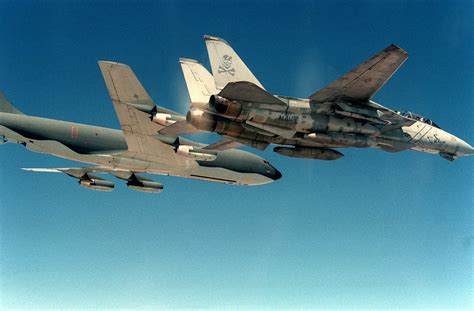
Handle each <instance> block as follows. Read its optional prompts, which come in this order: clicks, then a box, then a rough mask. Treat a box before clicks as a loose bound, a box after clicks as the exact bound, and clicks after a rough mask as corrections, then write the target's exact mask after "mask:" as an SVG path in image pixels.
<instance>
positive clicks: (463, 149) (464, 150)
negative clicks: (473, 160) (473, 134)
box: [458, 140, 474, 156]
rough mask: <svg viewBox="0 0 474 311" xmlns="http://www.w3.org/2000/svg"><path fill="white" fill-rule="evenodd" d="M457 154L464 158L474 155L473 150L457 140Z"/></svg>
mask: <svg viewBox="0 0 474 311" xmlns="http://www.w3.org/2000/svg"><path fill="white" fill-rule="evenodd" d="M458 153H459V155H464V156H468V155H474V148H473V147H472V146H471V145H469V144H468V143H466V142H465V141H463V140H458Z"/></svg>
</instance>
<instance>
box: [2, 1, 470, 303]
mask: <svg viewBox="0 0 474 311" xmlns="http://www.w3.org/2000/svg"><path fill="white" fill-rule="evenodd" d="M473 14H474V10H473V3H472V2H471V1H449V2H448V1H412V2H408V1H334V2H332V3H325V2H322V1H321V3H319V2H311V1H296V2H294V1H288V2H285V1H277V2H270V1H258V2H253V1H244V2H234V1H226V2H223V3H219V4H217V3H215V2H214V1H196V2H195V1H189V2H180V1H166V2H141V1H138V2H125V1H120V2H115V1H110V2H101V1H94V2H84V1H1V2H0V38H1V45H0V63H1V66H0V88H1V89H3V90H4V92H5V93H6V95H7V96H8V97H9V98H10V100H11V101H12V102H14V103H15V105H16V106H17V107H18V108H19V109H20V110H22V111H24V112H25V113H27V114H31V115H38V116H44V117H50V118H55V119H63V120H69V121H75V122H81V123H87V124H93V125H100V126H106V127H113V128H119V125H118V122H117V119H116V117H115V113H114V110H113V107H112V105H111V103H110V99H109V97H108V93H107V90H106V88H105V85H104V83H103V81H102V77H101V75H100V72H99V70H98V66H97V63H96V61H97V60H115V61H120V62H124V63H127V64H129V65H131V66H132V68H133V69H134V70H135V72H136V73H137V75H138V76H139V78H140V79H141V81H142V82H143V84H144V85H145V87H146V88H147V90H148V91H149V93H150V94H151V95H152V97H153V98H154V99H155V101H156V102H157V103H159V104H161V105H163V106H166V107H169V108H172V109H176V110H178V111H181V112H183V113H184V112H185V110H186V107H187V102H188V97H187V92H186V89H185V85H184V80H183V78H182V74H181V70H180V68H179V65H178V58H179V57H190V58H196V59H199V60H201V61H202V62H204V63H205V64H206V65H208V61H207V54H206V50H205V46H204V42H203V40H202V36H203V35H204V34H212V35H217V36H221V37H223V38H225V39H227V40H228V41H229V42H230V43H231V44H232V45H233V47H234V48H235V49H236V50H237V51H238V53H239V54H240V56H241V57H242V58H243V59H244V61H245V62H246V63H247V65H248V66H249V67H250V68H251V69H252V70H253V72H254V74H255V75H256V76H257V77H258V79H259V80H260V81H261V82H262V84H263V85H265V87H266V88H267V90H269V91H270V92H272V93H275V94H282V95H290V96H297V97H307V96H309V95H310V94H312V93H313V92H314V91H316V90H318V89H320V88H322V87H323V86H324V85H325V84H327V83H329V82H331V81H332V80H333V79H335V78H337V77H338V76H340V75H342V74H343V73H345V72H346V71H347V70H349V69H351V68H352V67H354V66H355V65H357V64H358V63H360V62H362V61H363V60H365V59H366V58H368V57H370V56H371V55H373V54H374V53H375V52H377V51H379V50H381V49H382V48H384V47H385V46H387V45H388V44H390V43H395V44H397V45H399V46H401V47H403V48H404V49H405V50H407V52H408V53H409V55H410V58H409V60H408V61H407V62H406V63H405V64H404V65H403V67H402V68H401V69H400V70H399V71H398V72H397V73H396V75H395V76H394V77H393V78H392V79H391V80H390V82H389V83H387V84H386V86H385V87H384V88H383V89H382V90H381V91H380V92H379V93H378V94H377V95H376V97H375V100H376V101H378V102H380V103H382V104H384V105H386V106H389V107H392V108H399V109H408V110H411V111H414V112H418V113H421V114H424V115H426V116H428V117H430V118H431V119H433V120H435V122H437V123H438V124H439V125H440V126H441V127H442V128H444V129H446V130H447V131H449V132H452V133H454V134H455V135H458V136H459V137H461V138H462V139H464V140H466V141H468V142H470V143H471V144H473V143H474V133H473V121H474V114H473V111H474V110H473V108H472V105H473V99H474V94H473V90H472V86H473V82H474V79H473V78H474V77H473V72H474V70H473V69H474V66H473V57H472V50H473V48H474V46H473V42H474V40H473V39H474V38H473V34H474V32H473V28H472V25H473ZM200 139H202V140H205V141H209V142H210V141H213V140H216V139H217V137H215V136H210V135H205V136H201V137H200ZM254 152H256V153H258V154H259V155H262V156H264V157H266V158H268V159H269V160H270V161H271V162H272V163H273V164H274V165H275V166H276V167H278V168H279V169H280V170H281V171H282V173H283V176H284V177H283V178H282V179H281V180H279V181H277V182H275V183H272V184H269V185H265V186H260V187H237V186H227V185H219V184H213V183H206V182H199V181H192V180H186V179H179V178H172V177H160V176H155V179H156V180H159V181H161V182H163V183H164V185H165V191H164V192H163V193H162V194H160V195H147V194H142V193H137V192H133V191H131V190H128V189H126V187H125V185H123V184H121V183H120V182H118V186H117V187H116V190H115V191H114V192H112V193H102V192H93V191H87V190H86V189H83V188H81V187H79V186H78V185H77V184H76V182H75V180H73V179H70V178H68V177H66V176H64V175H60V174H50V175H48V174H33V173H31V172H25V171H22V170H20V168H21V167H65V166H66V167H67V166H76V165H77V164H76V163H72V162H70V161H66V160H62V159H58V158H54V157H52V156H47V155H42V154H35V153H31V152H27V151H26V150H25V149H24V148H22V147H21V146H16V145H10V144H9V145H3V146H0V159H1V161H0V307H2V308H4V309H15V308H17V309H37V308H46V309H49V308H59V309H64V308H79V309H88V308H98V309H106V308H110V309H113V308H119V307H121V308H128V309H137V308H150V309H157V308H165V309H167V308H183V309H188V308H189V309H194V308H196V309H202V308H208V309H232V310H233V309H235V308H241V309H268V310H271V309H275V308H282V309H301V308H305V309H344V310H347V309H358V310H360V309H362V310H365V309H420V310H421V309H423V310H426V309H434V308H439V309H449V310H453V309H458V310H468V309H472V308H473V305H474V297H473V255H474V248H473V247H474V246H473V243H474V232H473V229H472V228H473V206H474V204H473V203H474V200H473V198H474V191H473V189H474V187H473V164H474V162H473V160H474V158H462V159H459V160H457V161H455V162H452V163H450V162H448V161H445V160H443V159H442V158H441V157H439V156H435V155H429V154H423V153H417V152H411V151H408V152H402V153H399V154H390V153H384V152H381V151H378V150H360V149H359V150H357V149H350V150H344V151H343V152H344V153H345V158H343V159H341V160H338V161H334V162H324V161H311V160H300V159H291V158H285V157H281V156H278V155H276V154H274V153H272V151H271V148H269V149H268V150H267V151H265V152H259V151H254ZM79 165H80V164H79Z"/></svg>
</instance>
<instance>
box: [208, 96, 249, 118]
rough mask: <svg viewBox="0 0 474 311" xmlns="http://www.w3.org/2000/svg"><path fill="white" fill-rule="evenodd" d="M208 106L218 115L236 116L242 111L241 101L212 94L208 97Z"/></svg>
mask: <svg viewBox="0 0 474 311" xmlns="http://www.w3.org/2000/svg"><path fill="white" fill-rule="evenodd" d="M209 106H210V107H211V109H212V110H213V111H215V112H216V113H218V114H219V115H222V116H225V117H228V118H237V117H239V116H240V114H241V113H242V104H241V103H239V102H236V101H232V100H228V99H226V98H224V97H220V96H217V95H212V96H211V98H209Z"/></svg>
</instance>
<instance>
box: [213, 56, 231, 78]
mask: <svg viewBox="0 0 474 311" xmlns="http://www.w3.org/2000/svg"><path fill="white" fill-rule="evenodd" d="M231 67H232V56H229V55H224V56H222V60H221V64H220V65H219V69H218V71H217V72H219V73H223V72H227V73H229V74H230V75H231V76H233V75H235V68H231Z"/></svg>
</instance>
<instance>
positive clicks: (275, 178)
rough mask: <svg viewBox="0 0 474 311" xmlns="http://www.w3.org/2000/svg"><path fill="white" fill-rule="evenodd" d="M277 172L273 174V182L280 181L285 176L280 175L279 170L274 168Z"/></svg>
mask: <svg viewBox="0 0 474 311" xmlns="http://www.w3.org/2000/svg"><path fill="white" fill-rule="evenodd" d="M273 169H274V170H275V173H274V174H273V180H278V179H280V178H281V177H282V176H283V175H282V174H281V173H280V171H279V170H277V169H276V168H273Z"/></svg>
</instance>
